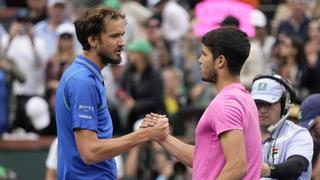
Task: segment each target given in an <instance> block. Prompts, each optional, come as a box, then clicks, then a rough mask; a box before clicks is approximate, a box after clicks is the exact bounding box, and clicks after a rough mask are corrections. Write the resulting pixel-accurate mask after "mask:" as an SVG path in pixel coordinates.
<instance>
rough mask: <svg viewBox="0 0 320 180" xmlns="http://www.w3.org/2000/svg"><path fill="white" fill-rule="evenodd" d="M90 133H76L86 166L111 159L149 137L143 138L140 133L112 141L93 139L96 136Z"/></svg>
mask: <svg viewBox="0 0 320 180" xmlns="http://www.w3.org/2000/svg"><path fill="white" fill-rule="evenodd" d="M84 133H86V134H84ZM88 133H90V131H86V132H81V134H78V133H75V134H76V141H77V146H78V149H79V152H80V155H81V159H82V160H83V161H84V162H85V163H86V164H94V163H97V162H101V161H104V160H106V159H111V158H113V157H115V156H117V155H119V154H121V153H123V152H125V151H128V150H129V149H130V148H132V147H134V146H136V145H138V144H141V143H143V142H145V141H147V140H148V138H147V137H144V136H141V135H140V134H142V133H140V132H138V131H136V132H133V133H130V134H127V135H125V136H121V137H119V138H112V139H97V138H96V137H93V136H96V134H95V133H94V134H90V135H89V134H88ZM77 136H78V137H77ZM85 138H86V139H85Z"/></svg>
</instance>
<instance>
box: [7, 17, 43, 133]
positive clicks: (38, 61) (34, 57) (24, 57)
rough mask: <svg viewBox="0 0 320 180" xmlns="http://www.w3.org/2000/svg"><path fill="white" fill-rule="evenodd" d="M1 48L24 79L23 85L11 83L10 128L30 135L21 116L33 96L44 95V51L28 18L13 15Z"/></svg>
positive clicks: (17, 82)
mask: <svg viewBox="0 0 320 180" xmlns="http://www.w3.org/2000/svg"><path fill="white" fill-rule="evenodd" d="M2 47H3V49H4V54H5V55H6V56H7V57H8V58H10V59H12V60H13V61H14V63H15V64H16V65H17V67H18V68H19V69H20V70H21V73H22V74H23V75H24V76H25V82H21V81H20V82H19V81H14V82H13V94H14V95H15V96H16V97H17V109H16V113H15V114H16V117H15V120H14V122H13V127H12V128H16V127H22V128H23V129H25V130H26V131H33V130H34V127H33V126H32V124H31V122H30V119H29V118H28V117H27V116H26V113H25V104H26V102H27V101H28V99H29V98H31V97H33V96H43V95H44V69H45V64H46V60H45V57H46V47H45V44H44V41H43V39H41V38H40V37H38V36H37V35H36V34H34V31H33V25H32V22H31V19H30V17H29V15H28V14H25V13H22V14H18V15H17V17H16V18H15V20H14V21H13V22H12V24H11V26H10V30H9V35H7V36H4V37H3V38H2Z"/></svg>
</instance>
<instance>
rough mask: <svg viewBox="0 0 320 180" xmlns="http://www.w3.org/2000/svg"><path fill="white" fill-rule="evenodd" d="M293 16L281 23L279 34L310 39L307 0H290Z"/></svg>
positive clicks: (305, 39)
mask: <svg viewBox="0 0 320 180" xmlns="http://www.w3.org/2000/svg"><path fill="white" fill-rule="evenodd" d="M288 3H289V8H290V12H291V16H290V17H289V18H288V19H286V20H284V21H282V22H281V23H280V24H279V27H278V30H277V34H278V35H279V34H285V35H287V36H300V37H301V38H302V39H303V40H304V41H307V40H308V39H309V36H308V24H309V18H308V17H307V15H306V12H307V9H308V4H307V1H306V0H289V1H288Z"/></svg>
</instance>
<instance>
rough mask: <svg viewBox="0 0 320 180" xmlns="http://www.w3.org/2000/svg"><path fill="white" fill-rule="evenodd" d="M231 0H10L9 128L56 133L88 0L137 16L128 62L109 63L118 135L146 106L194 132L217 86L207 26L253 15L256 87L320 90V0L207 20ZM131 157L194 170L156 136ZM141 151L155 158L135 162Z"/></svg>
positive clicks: (250, 4) (180, 131)
mask: <svg viewBox="0 0 320 180" xmlns="http://www.w3.org/2000/svg"><path fill="white" fill-rule="evenodd" d="M222 2H225V1H224V0H204V1H200V0H189V1H188V0H176V1H174V0H23V1H22V0H0V134H5V135H6V136H4V137H9V138H10V134H15V133H16V134H17V133H18V134H19V133H21V131H23V132H26V133H28V132H33V133H35V134H38V135H55V134H56V125H55V114H54V109H55V91H56V89H57V87H58V83H59V79H60V77H61V75H62V73H63V71H64V70H65V69H66V68H67V67H68V65H69V64H70V63H72V61H73V60H74V58H75V57H76V55H77V54H78V53H81V51H82V49H81V47H80V45H79V43H78V42H77V38H76V37H75V36H76V34H75V30H74V27H73V20H74V18H75V17H76V16H77V13H78V12H79V11H81V9H82V8H84V7H90V6H94V5H98V4H103V5H105V6H109V7H112V8H115V9H118V10H121V11H122V12H124V13H125V15H126V20H127V27H126V28H127V29H126V34H125V36H126V44H127V48H126V50H125V52H123V54H122V55H123V56H122V57H123V61H122V63H121V64H120V65H110V66H107V67H105V68H104V69H103V70H102V74H103V76H104V78H105V83H106V88H107V89H106V91H107V100H108V108H109V110H110V113H111V116H112V120H113V125H114V134H115V135H122V134H124V133H128V132H131V131H133V130H134V125H135V123H136V122H137V121H138V120H139V119H141V118H143V117H144V115H145V114H147V113H149V112H156V113H161V114H166V115H167V116H169V117H170V118H169V119H170V120H171V122H170V124H171V126H172V131H173V134H175V135H181V136H184V137H189V138H190V139H193V138H192V137H193V134H192V132H194V131H193V129H194V126H195V124H196V122H195V120H198V119H199V116H200V115H201V114H202V112H203V110H204V108H205V107H206V106H207V105H208V103H209V102H210V101H211V99H212V98H213V97H214V96H215V94H216V91H215V88H214V87H213V85H210V84H207V83H203V82H201V78H200V72H199V68H198V58H199V57H200V54H201V46H200V45H201V42H200V39H201V35H203V33H201V32H200V31H198V29H199V28H200V27H207V28H208V30H209V29H211V28H214V27H216V26H217V27H219V26H233V27H235V28H240V29H243V28H245V27H244V25H245V24H248V26H249V27H251V28H252V29H253V33H249V31H248V35H250V43H251V52H250V55H249V58H248V60H247V61H246V63H245V65H244V67H243V69H242V71H241V77H240V78H241V81H242V83H243V84H244V85H245V87H246V88H248V90H250V89H249V88H250V87H251V85H252V80H253V78H254V77H255V76H256V75H257V74H260V73H277V74H279V75H281V76H282V77H283V78H285V79H287V80H290V81H291V83H292V84H293V86H294V87H295V90H296V93H297V98H296V100H295V103H296V104H297V105H299V104H300V103H301V102H302V101H303V100H304V99H305V98H306V97H307V96H309V95H310V94H314V93H320V83H319V82H320V59H319V58H320V54H319V53H320V19H319V18H320V0H274V1H272V0H230V1H228V2H230V3H231V4H233V5H234V6H235V8H236V5H242V6H245V7H247V9H249V10H250V11H247V16H244V17H240V16H239V15H238V14H237V13H232V12H231V11H228V9H225V10H224V11H225V12H221V14H219V16H218V15H217V16H216V17H214V18H213V17H210V16H204V17H205V19H203V16H201V14H202V15H203V14H206V13H208V12H207V10H208V9H202V7H205V6H206V7H207V8H208V7H210V4H211V3H212V4H214V3H222ZM212 4H211V5H212ZM220 10H221V9H220ZM212 11H214V9H212ZM208 14H210V13H208ZM210 19H211V20H212V21H211V20H210ZM214 19H215V20H214ZM213 20H214V21H218V22H214V21H213ZM201 23H202V24H201ZM212 23H216V24H212ZM244 30H245V29H244ZM245 31H246V30H245ZM292 116H293V118H297V114H293V115H292ZM190 129H192V130H190ZM187 141H188V140H187ZM150 150H152V151H154V152H156V153H155V154H156V156H155V157H153V156H152V155H150V153H149V154H148V152H149V151H150ZM141 152H146V153H144V154H143V155H142V156H141ZM139 153H140V156H139ZM150 158H151V159H152V160H154V159H156V162H157V163H156V164H153V163H151V159H150ZM126 159H127V160H128V161H127V162H126V163H125V165H124V166H125V167H131V169H130V168H124V169H126V170H125V171H124V172H123V173H124V174H125V175H124V176H132V177H135V176H137V175H140V176H144V178H145V179H150V178H149V177H151V176H152V177H157V179H161V178H163V177H162V176H164V177H171V178H172V179H174V178H175V179H179V178H181V179H186V177H187V174H188V173H190V172H189V171H188V169H187V168H186V167H184V166H183V165H182V164H179V163H177V162H176V161H175V160H173V159H171V157H169V156H168V155H167V154H165V152H164V151H163V150H162V149H161V147H158V146H157V145H155V144H151V143H150V144H146V145H143V146H141V147H137V148H135V149H133V150H132V151H130V152H129V153H128V155H127V158H126ZM137 159H141V162H145V163H140V164H135V162H139V161H136V160H137ZM128 163H129V164H128ZM130 163H131V164H130ZM168 164H169V166H168ZM169 167H170V168H169ZM132 168H133V169H132ZM143 169H144V170H148V171H143ZM140 171H141V172H142V171H143V172H144V173H138V172H140ZM188 177H190V176H188ZM139 179H141V177H139Z"/></svg>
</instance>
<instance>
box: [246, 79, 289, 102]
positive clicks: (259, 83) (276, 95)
mask: <svg viewBox="0 0 320 180" xmlns="http://www.w3.org/2000/svg"><path fill="white" fill-rule="evenodd" d="M284 92H285V90H284V87H283V86H282V85H281V84H280V83H278V82H277V81H275V80H273V79H270V78H261V79H258V80H256V81H254V83H253V85H252V91H251V96H252V98H253V99H254V100H261V101H265V102H268V103H271V104H273V103H275V102H277V101H279V99H280V98H281V96H282V95H283V93H284Z"/></svg>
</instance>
